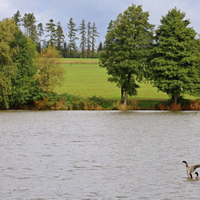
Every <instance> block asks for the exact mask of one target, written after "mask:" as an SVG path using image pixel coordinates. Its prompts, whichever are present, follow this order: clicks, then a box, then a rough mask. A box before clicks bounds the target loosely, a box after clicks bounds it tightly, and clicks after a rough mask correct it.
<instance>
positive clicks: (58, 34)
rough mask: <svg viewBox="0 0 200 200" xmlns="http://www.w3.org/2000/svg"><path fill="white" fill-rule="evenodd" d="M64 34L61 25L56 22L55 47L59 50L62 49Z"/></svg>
mask: <svg viewBox="0 0 200 200" xmlns="http://www.w3.org/2000/svg"><path fill="white" fill-rule="evenodd" d="M64 38H65V35H64V33H63V29H62V26H61V24H60V22H58V23H57V29H56V49H57V50H59V51H62V49H63V47H62V46H63V43H64Z"/></svg>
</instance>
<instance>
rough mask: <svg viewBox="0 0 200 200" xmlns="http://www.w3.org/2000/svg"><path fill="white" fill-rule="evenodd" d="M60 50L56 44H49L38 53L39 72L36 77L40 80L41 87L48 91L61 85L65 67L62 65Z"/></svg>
mask: <svg viewBox="0 0 200 200" xmlns="http://www.w3.org/2000/svg"><path fill="white" fill-rule="evenodd" d="M60 57H61V56H60V52H59V51H58V50H56V48H55V47H54V46H49V47H48V48H46V49H43V50H42V53H41V54H40V55H38V63H37V66H38V73H37V74H36V75H35V78H36V79H37V80H38V81H39V88H40V89H42V90H43V91H46V93H48V92H51V91H52V90H53V89H54V88H55V87H56V86H59V85H61V83H62V80H63V73H64V69H63V67H62V66H60V65H59V64H60V61H59V58H60Z"/></svg>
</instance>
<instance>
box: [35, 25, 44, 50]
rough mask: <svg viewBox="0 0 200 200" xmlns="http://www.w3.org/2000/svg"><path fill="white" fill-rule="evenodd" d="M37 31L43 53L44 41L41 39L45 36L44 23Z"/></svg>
mask: <svg viewBox="0 0 200 200" xmlns="http://www.w3.org/2000/svg"><path fill="white" fill-rule="evenodd" d="M37 30H38V36H39V40H40V52H41V51H42V40H41V37H42V36H43V35H44V28H43V24H42V23H39V24H38V26H37Z"/></svg>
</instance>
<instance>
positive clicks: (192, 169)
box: [182, 161, 200, 178]
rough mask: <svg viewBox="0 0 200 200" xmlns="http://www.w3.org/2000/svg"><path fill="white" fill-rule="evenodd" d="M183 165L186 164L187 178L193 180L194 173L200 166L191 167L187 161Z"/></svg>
mask: <svg viewBox="0 0 200 200" xmlns="http://www.w3.org/2000/svg"><path fill="white" fill-rule="evenodd" d="M182 163H185V165H186V172H187V176H188V178H192V173H193V172H194V171H195V170H196V169H197V168H199V167H200V164H198V165H192V166H191V167H189V165H188V164H187V162H186V161H182Z"/></svg>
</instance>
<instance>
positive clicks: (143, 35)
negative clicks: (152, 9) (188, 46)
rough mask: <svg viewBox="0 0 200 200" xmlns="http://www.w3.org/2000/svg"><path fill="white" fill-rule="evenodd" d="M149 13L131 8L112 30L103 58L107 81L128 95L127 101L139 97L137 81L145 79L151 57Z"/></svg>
mask: <svg viewBox="0 0 200 200" xmlns="http://www.w3.org/2000/svg"><path fill="white" fill-rule="evenodd" d="M148 20H149V13H148V12H143V10H142V6H137V7H136V6H135V5H134V4H132V6H130V7H128V9H127V10H125V11H124V12H123V13H121V14H119V15H118V17H117V19H116V20H115V21H113V22H112V26H111V25H110V26H109V31H108V32H107V35H106V42H105V48H104V52H103V53H102V54H101V56H100V66H101V67H105V68H106V69H107V73H108V74H109V75H110V78H109V79H108V80H109V81H111V82H116V83H117V86H118V87H120V88H121V93H122V96H123V93H124V91H125V99H124V104H125V105H126V104H127V97H128V94H129V95H135V94H136V93H137V90H136V89H137V88H138V87H139V85H138V84H137V82H136V81H137V80H140V79H141V78H142V77H143V63H144V62H145V61H146V58H147V55H148V48H147V47H148V46H149V45H150V43H151V41H152V36H153V27H154V26H153V25H151V24H150V23H149V22H148Z"/></svg>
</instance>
